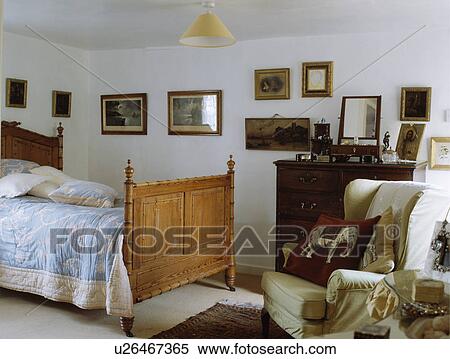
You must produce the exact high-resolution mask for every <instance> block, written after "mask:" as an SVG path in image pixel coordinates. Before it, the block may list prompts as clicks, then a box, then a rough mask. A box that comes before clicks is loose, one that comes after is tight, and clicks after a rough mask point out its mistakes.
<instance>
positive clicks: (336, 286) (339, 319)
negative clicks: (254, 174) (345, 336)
mask: <svg viewBox="0 0 450 359" xmlns="http://www.w3.org/2000/svg"><path fill="white" fill-rule="evenodd" d="M383 278H384V274H377V273H370V272H362V271H355V270H347V269H339V270H336V271H334V272H333V274H332V275H331V276H330V278H329V279H328V285H327V294H326V301H327V324H326V325H327V326H328V327H329V331H330V332H335V331H347V330H353V329H356V328H357V327H359V326H360V325H362V324H365V323H370V322H371V318H370V317H369V313H368V311H367V306H366V299H367V297H368V296H369V294H370V292H371V291H372V290H373V288H374V287H375V286H376V284H377V283H378V282H379V281H380V280H382V279H383Z"/></svg>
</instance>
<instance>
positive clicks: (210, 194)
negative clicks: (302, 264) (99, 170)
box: [121, 156, 236, 335]
mask: <svg viewBox="0 0 450 359" xmlns="http://www.w3.org/2000/svg"><path fill="white" fill-rule="evenodd" d="M227 165H228V172H227V173H226V174H224V175H218V176H208V177H195V178H188V179H178V180H173V181H158V182H145V183H134V181H133V176H134V169H133V168H132V167H131V161H128V166H127V167H126V168H125V176H126V181H125V215H124V217H125V218H124V220H125V222H124V223H125V224H124V245H123V258H124V262H125V266H126V268H127V271H128V275H129V278H130V285H131V290H132V293H133V300H134V302H135V303H138V302H141V301H143V300H145V299H148V298H151V297H154V296H157V295H159V294H161V293H164V292H167V291H169V290H171V289H174V288H177V287H180V286H182V285H185V284H188V283H192V282H195V281H196V280H198V279H201V278H204V277H208V276H210V275H213V274H216V273H218V272H221V271H225V281H226V284H227V286H228V287H229V289H230V290H232V291H234V285H235V279H236V269H235V258H234V251H233V238H234V166H235V162H234V161H233V157H232V156H230V160H229V161H228V162H227ZM121 325H122V329H123V330H124V331H125V332H126V333H127V335H131V327H132V325H133V322H132V318H121Z"/></svg>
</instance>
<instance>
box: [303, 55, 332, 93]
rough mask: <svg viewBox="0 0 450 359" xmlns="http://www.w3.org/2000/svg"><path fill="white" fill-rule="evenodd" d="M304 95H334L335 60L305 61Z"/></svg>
mask: <svg viewBox="0 0 450 359" xmlns="http://www.w3.org/2000/svg"><path fill="white" fill-rule="evenodd" d="M302 72H303V81H302V84H303V86H302V97H332V96H333V62H332V61H328V62H304V63H303V71H302Z"/></svg>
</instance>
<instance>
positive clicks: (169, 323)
mask: <svg viewBox="0 0 450 359" xmlns="http://www.w3.org/2000/svg"><path fill="white" fill-rule="evenodd" d="M222 278H223V275H218V276H214V277H212V278H209V279H206V280H202V281H200V282H198V283H194V284H191V285H188V286H184V287H181V288H178V289H175V290H173V291H171V292H168V293H165V294H163V295H160V296H158V297H156V298H153V299H150V300H147V301H145V302H142V303H139V304H137V305H136V306H135V313H136V322H135V326H134V330H133V332H134V334H135V336H136V337H138V338H151V337H152V336H154V335H155V334H157V333H159V332H161V331H165V330H168V329H170V328H172V327H174V326H176V325H177V324H179V323H182V322H183V321H185V320H186V319H187V318H189V317H192V316H194V315H196V314H198V313H200V312H202V311H205V310H206V309H208V308H210V307H212V306H214V305H215V304H216V303H217V302H220V301H222V300H224V299H229V300H231V301H235V302H241V303H242V302H243V303H245V302H249V303H254V304H262V302H263V299H262V296H261V289H260V278H259V277H256V276H251V275H243V274H240V275H239V276H238V281H237V286H236V292H234V293H233V292H230V291H228V290H227V288H226V286H225V284H224V282H223V279H222ZM8 338H32V339H35V338H55V339H56V338H70V339H72V338H87V339H89V338H92V339H96V338H98V339H103V338H111V339H114V338H120V339H124V338H125V337H124V335H122V332H121V330H120V326H119V319H118V318H115V317H109V316H107V315H106V314H105V311H103V310H96V311H85V310H81V309H78V308H76V307H74V306H72V305H70V304H65V303H54V302H50V301H46V300H45V299H43V298H42V297H38V296H34V295H30V294H26V293H18V292H13V291H9V290H5V289H1V288H0V339H8Z"/></svg>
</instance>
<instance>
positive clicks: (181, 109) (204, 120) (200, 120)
mask: <svg viewBox="0 0 450 359" xmlns="http://www.w3.org/2000/svg"><path fill="white" fill-rule="evenodd" d="M167 97H168V108H169V121H168V128H169V135H197V136H200V135H216V136H221V135H222V90H207V91H172V92H169V93H168V96H167Z"/></svg>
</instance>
